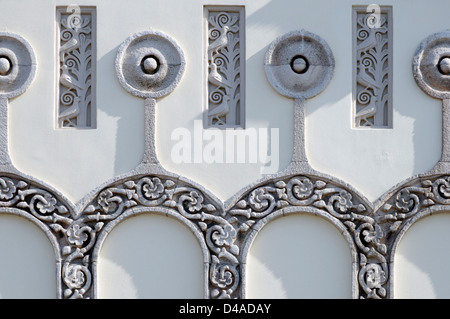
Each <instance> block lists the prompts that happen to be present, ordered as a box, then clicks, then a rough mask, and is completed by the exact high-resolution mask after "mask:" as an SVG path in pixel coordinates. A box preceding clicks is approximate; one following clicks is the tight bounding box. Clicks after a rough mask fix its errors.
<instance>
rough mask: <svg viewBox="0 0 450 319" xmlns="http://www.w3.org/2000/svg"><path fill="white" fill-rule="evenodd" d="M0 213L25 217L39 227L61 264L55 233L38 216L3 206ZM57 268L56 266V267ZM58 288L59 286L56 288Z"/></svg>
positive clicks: (57, 261)
mask: <svg viewBox="0 0 450 319" xmlns="http://www.w3.org/2000/svg"><path fill="white" fill-rule="evenodd" d="M2 215H11V216H17V217H21V218H24V219H26V220H27V221H29V222H31V223H32V224H33V225H34V226H36V227H37V228H38V229H40V230H41V231H42V232H43V233H44V235H45V237H46V238H47V239H48V240H49V241H50V244H51V246H52V250H53V253H54V255H55V262H56V264H57V266H58V265H60V264H61V260H62V258H61V249H60V246H59V242H58V240H57V238H56V237H55V234H54V233H53V232H52V230H51V229H50V228H49V227H48V225H47V224H45V223H43V222H42V221H40V220H39V219H38V218H36V217H34V216H32V215H31V214H29V213H27V212H24V211H23V210H20V209H17V208H4V207H0V216H2ZM56 268H57V269H58V267H56ZM57 284H58V286H59V282H58V281H57ZM58 290H59V288H58Z"/></svg>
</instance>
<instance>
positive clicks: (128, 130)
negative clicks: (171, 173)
mask: <svg viewBox="0 0 450 319" xmlns="http://www.w3.org/2000/svg"><path fill="white" fill-rule="evenodd" d="M117 50H118V46H117V47H115V48H114V49H113V50H111V51H109V52H108V53H107V54H105V55H103V56H102V57H101V59H99V61H98V65H97V67H98V73H101V74H102V75H103V77H105V78H111V79H114V80H115V81H113V82H112V81H111V82H107V83H105V84H104V83H103V82H102V81H99V83H98V84H97V90H98V94H97V96H98V103H97V105H98V113H99V114H98V115H97V118H99V117H101V116H108V117H111V118H112V119H113V121H116V136H114V137H111V139H110V140H111V141H114V142H115V157H114V158H112V159H111V160H113V161H114V166H113V167H114V172H113V173H114V176H117V175H120V174H123V173H127V172H129V171H130V170H132V169H134V168H135V167H136V166H137V165H138V164H139V163H140V162H141V160H142V156H143V153H144V120H143V119H144V101H143V99H140V98H136V97H134V96H132V95H131V94H128V93H127V92H126V91H125V90H124V89H123V87H122V86H121V85H120V83H119V81H118V80H117V76H116V74H115V67H114V65H115V63H114V61H115V59H116V55H117ZM111 84H114V87H113V88H112V87H111ZM111 91H112V92H113V93H112V94H110V93H109V92H111ZM116 92H118V93H116ZM98 122H99V123H100V121H98ZM98 129H102V127H98Z"/></svg>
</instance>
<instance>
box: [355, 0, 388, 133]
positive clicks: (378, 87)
mask: <svg viewBox="0 0 450 319" xmlns="http://www.w3.org/2000/svg"><path fill="white" fill-rule="evenodd" d="M353 114H354V123H353V125H354V127H374V128H391V127H392V7H389V6H378V5H368V6H354V7H353Z"/></svg>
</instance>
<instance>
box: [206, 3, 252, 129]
mask: <svg viewBox="0 0 450 319" xmlns="http://www.w3.org/2000/svg"><path fill="white" fill-rule="evenodd" d="M221 9H222V8H215V7H212V6H211V7H206V11H205V12H206V13H205V14H206V19H207V26H208V27H207V30H208V31H207V32H208V41H207V50H206V51H207V53H206V54H207V67H208V83H207V101H208V103H207V117H208V119H207V127H217V126H219V127H220V126H225V127H234V126H236V127H239V126H242V125H243V121H244V118H243V114H244V113H243V110H244V105H243V101H244V100H243V91H242V90H243V87H242V85H243V63H244V61H245V59H244V57H243V55H244V51H243V44H244V38H243V37H244V33H243V32H244V29H243V28H242V24H243V19H242V12H243V8H240V7H236V8H229V9H224V10H221Z"/></svg>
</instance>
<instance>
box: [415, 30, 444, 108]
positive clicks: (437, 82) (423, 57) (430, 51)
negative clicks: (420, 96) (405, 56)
mask: <svg viewBox="0 0 450 319" xmlns="http://www.w3.org/2000/svg"><path fill="white" fill-rule="evenodd" d="M413 74H414V79H415V80H416V82H417V85H418V86H419V87H420V88H421V89H422V90H423V91H424V92H425V93H427V94H428V95H430V96H432V97H435V98H438V99H449V98H450V31H444V32H438V33H435V34H432V35H430V36H429V37H427V38H426V39H425V40H423V41H422V42H421V43H420V45H419V48H418V49H417V51H416V54H415V55H414V58H413Z"/></svg>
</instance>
